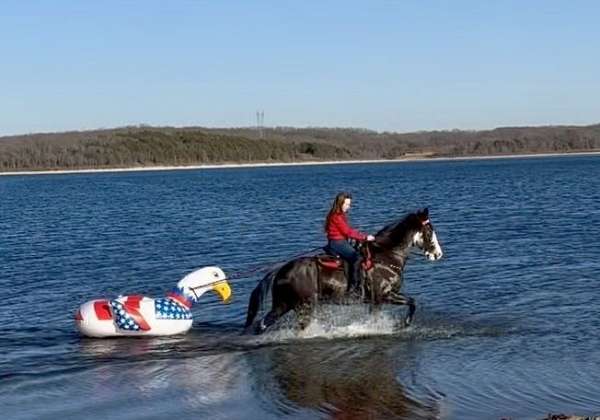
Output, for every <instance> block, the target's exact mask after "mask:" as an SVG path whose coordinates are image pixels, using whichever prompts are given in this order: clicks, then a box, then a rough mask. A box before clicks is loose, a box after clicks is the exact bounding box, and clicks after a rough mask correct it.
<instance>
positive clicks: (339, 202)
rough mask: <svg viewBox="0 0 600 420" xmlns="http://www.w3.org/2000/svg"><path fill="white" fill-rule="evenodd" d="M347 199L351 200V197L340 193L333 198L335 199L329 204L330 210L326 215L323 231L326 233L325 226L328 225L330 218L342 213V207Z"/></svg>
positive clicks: (346, 193)
mask: <svg viewBox="0 0 600 420" xmlns="http://www.w3.org/2000/svg"><path fill="white" fill-rule="evenodd" d="M347 198H349V199H350V200H352V195H351V194H350V193H348V192H341V193H339V194H338V195H336V196H335V199H334V200H333V203H332V204H331V209H329V213H327V217H326V218H325V225H324V228H325V231H327V225H328V224H329V219H331V216H333V215H334V214H335V213H341V212H342V206H343V205H344V201H346V199H347Z"/></svg>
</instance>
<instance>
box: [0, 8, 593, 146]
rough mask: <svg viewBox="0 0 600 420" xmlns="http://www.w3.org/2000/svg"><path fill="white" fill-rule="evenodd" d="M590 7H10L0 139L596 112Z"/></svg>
mask: <svg viewBox="0 0 600 420" xmlns="http://www.w3.org/2000/svg"><path fill="white" fill-rule="evenodd" d="M599 19H600V2H598V1H577V0H575V1H567V0H565V1H560V2H559V1H526V0H522V1H397V2H392V1H367V0H365V1H362V2H356V1H349V0H346V1H326V0H323V1H316V0H315V1H293V2H292V1H217V0H214V1H205V2H200V1H196V2H191V1H172V2H168V1H139V2H133V1H99V2H92V1H60V0H54V1H35V0H31V1H13V0H8V1H3V2H2V11H1V12H0V54H1V62H0V135H5V134H18V133H30V132H42V131H65V130H71V129H89V128H100V127H106V128H108V127H116V126H123V125H130V124H142V123H144V124H151V125H175V126H186V125H199V126H208V127H234V126H250V125H254V124H255V123H256V111H257V110H264V115H265V117H264V119H265V125H267V126H282V125H285V126H296V127H304V126H327V127H334V126H335V127H364V128H370V129H375V130H379V131H383V130H386V131H400V132H406V131H414V130H433V129H453V128H461V129H481V128H493V127H497V126H506V125H511V126H522V125H546V124H591V123H597V122H600V23H599Z"/></svg>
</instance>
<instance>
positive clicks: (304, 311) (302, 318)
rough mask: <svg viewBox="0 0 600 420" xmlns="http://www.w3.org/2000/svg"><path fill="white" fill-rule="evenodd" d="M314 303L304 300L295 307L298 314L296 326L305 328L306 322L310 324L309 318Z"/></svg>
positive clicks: (301, 328) (311, 314)
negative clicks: (304, 301)
mask: <svg viewBox="0 0 600 420" xmlns="http://www.w3.org/2000/svg"><path fill="white" fill-rule="evenodd" d="M313 309H314V305H313V303H312V302H310V301H309V302H306V303H304V304H302V305H300V306H299V307H298V308H296V314H297V316H298V327H299V328H300V330H301V331H302V330H304V329H306V327H308V324H310V320H311V319H312V316H313Z"/></svg>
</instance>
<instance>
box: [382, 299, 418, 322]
mask: <svg viewBox="0 0 600 420" xmlns="http://www.w3.org/2000/svg"><path fill="white" fill-rule="evenodd" d="M388 300H389V303H392V304H394V305H406V306H408V313H407V314H406V317H405V318H404V326H405V327H408V326H409V325H410V324H411V323H412V321H413V319H414V317H415V310H416V309H417V306H416V305H415V300H414V299H413V298H411V297H410V296H406V295H404V294H403V293H399V292H398V293H392V294H390V296H389V298H388Z"/></svg>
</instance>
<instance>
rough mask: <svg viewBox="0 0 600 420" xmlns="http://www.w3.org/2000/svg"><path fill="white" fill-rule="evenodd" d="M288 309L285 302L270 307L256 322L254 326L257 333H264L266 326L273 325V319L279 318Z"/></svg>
mask: <svg viewBox="0 0 600 420" xmlns="http://www.w3.org/2000/svg"><path fill="white" fill-rule="evenodd" d="M289 310H290V309H289V308H288V307H287V305H285V304H281V305H280V306H277V307H276V308H273V309H271V310H270V311H269V312H268V313H267V314H266V315H265V316H264V318H263V319H261V320H260V322H259V323H258V325H257V327H256V332H257V333H258V334H262V333H264V332H265V331H266V330H267V328H269V327H270V326H271V325H273V324H274V323H275V321H277V320H278V319H279V318H281V317H282V316H283V315H284V314H285V313H286V312H287V311H289Z"/></svg>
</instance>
